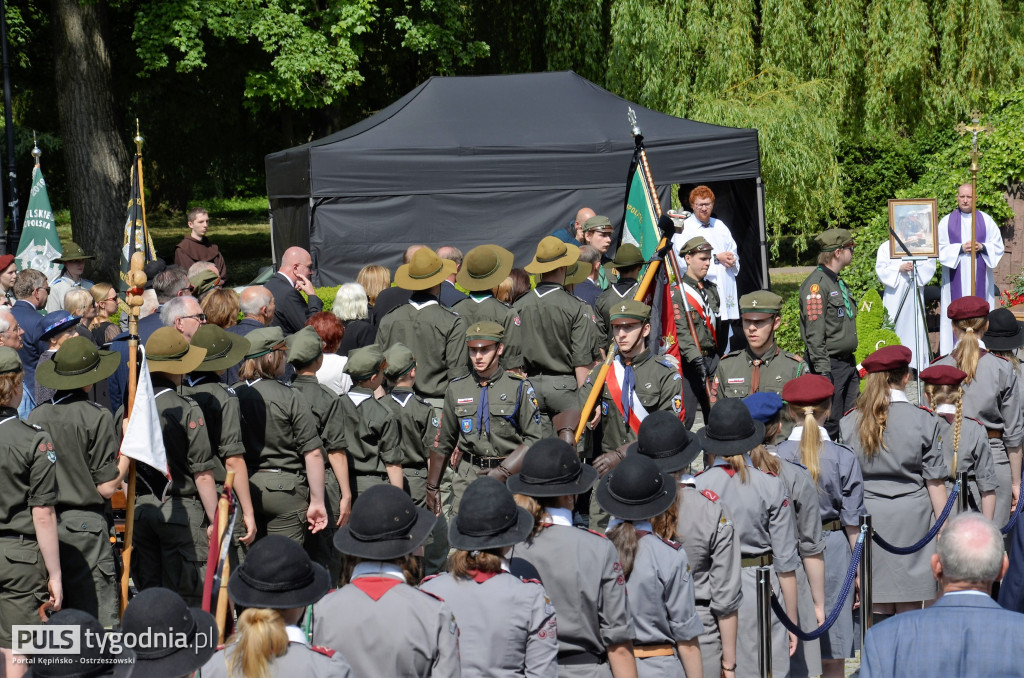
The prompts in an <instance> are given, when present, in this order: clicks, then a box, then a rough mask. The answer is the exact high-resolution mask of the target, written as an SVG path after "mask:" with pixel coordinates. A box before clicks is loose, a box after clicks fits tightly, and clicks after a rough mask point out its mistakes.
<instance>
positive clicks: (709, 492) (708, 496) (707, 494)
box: [700, 490, 719, 504]
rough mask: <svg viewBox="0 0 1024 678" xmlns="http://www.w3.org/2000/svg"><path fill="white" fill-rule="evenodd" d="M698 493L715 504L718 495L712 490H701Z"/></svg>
mask: <svg viewBox="0 0 1024 678" xmlns="http://www.w3.org/2000/svg"><path fill="white" fill-rule="evenodd" d="M700 493H701V494H702V495H704V497H705V498H706V499H707V500H708V501H713V502H715V503H716V504H717V503H718V499H719V496H718V495H717V494H715V493H714V492H713V491H712V490H701V491H700Z"/></svg>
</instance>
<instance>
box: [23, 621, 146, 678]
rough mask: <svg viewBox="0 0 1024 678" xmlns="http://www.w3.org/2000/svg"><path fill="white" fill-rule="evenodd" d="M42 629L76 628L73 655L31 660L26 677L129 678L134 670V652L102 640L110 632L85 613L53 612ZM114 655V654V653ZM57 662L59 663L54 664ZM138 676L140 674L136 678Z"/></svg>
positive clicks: (41, 657) (46, 656) (36, 657)
mask: <svg viewBox="0 0 1024 678" xmlns="http://www.w3.org/2000/svg"><path fill="white" fill-rule="evenodd" d="M43 626H44V627H45V626H75V627H77V628H78V638H79V640H80V642H79V648H78V653H77V654H62V655H60V656H58V655H51V654H45V655H44V654H40V655H36V656H35V657H33V661H32V664H31V665H29V668H28V672H27V673H26V674H25V675H26V676H34V677H35V678H79V677H83V678H84V677H85V676H88V677H89V678H100V676H103V677H104V678H106V677H107V676H113V677H114V678H129V677H130V676H131V675H132V674H133V672H134V669H135V658H136V657H135V651H134V650H132V649H129V648H128V647H126V646H125V645H124V643H112V642H110V639H109V638H106V637H105V636H107V635H108V634H110V633H111V632H110V631H107V630H106V629H104V628H103V625H102V624H100V622H99V620H97V619H96V617H94V616H92V615H91V614H89V613H88V612H83V611H81V610H74V609H70V608H69V609H67V610H61V611H60V612H55V613H54V614H53V616H52V617H50V619H49V620H48V621H47V622H46V623H45V624H43ZM115 648H116V649H117V650H118V651H117V652H115V651H114V649H115ZM57 660H59V661H57ZM136 675H140V674H136Z"/></svg>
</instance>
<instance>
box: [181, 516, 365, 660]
mask: <svg viewBox="0 0 1024 678" xmlns="http://www.w3.org/2000/svg"><path fill="white" fill-rule="evenodd" d="M330 588H331V582H330V575H328V574H327V570H326V569H324V568H323V567H321V566H320V565H317V564H316V563H314V562H313V561H312V560H310V558H309V556H308V555H307V554H306V552H305V551H304V550H303V549H302V547H301V546H299V545H298V544H296V543H295V542H293V541H292V540H290V539H288V538H286V537H280V536H277V535H270V536H268V537H264V538H263V539H260V540H259V541H257V542H256V543H255V544H253V546H252V548H251V549H249V554H248V556H247V557H246V559H245V562H243V563H242V564H241V565H239V566H238V567H237V568H236V569H235V570H234V571H233V572H232V573H231V579H230V580H228V597H230V598H231V601H232V602H233V603H234V604H235V609H236V610H240V611H241V612H240V614H239V616H238V622H237V626H236V630H235V633H234V635H232V636H231V638H229V639H228V642H227V645H226V646H225V647H224V649H222V650H218V651H217V653H216V654H214V655H213V657H212V658H211V659H210V661H208V662H207V663H206V665H205V666H203V668H202V671H201V673H202V675H203V678H296V677H297V676H303V677H305V676H310V677H311V678H348V677H349V676H351V675H352V669H351V667H350V666H349V665H348V662H346V661H345V658H344V657H342V656H341V655H340V654H338V653H336V652H331V651H329V650H322V649H320V648H314V647H311V646H310V644H309V641H308V640H307V639H306V634H305V632H303V630H302V629H301V628H299V623H300V621H301V620H302V618H303V616H304V615H305V614H306V608H307V607H309V606H310V605H312V604H313V603H315V602H317V601H318V600H320V599H321V598H323V597H324V594H326V593H327V592H328V591H329V590H330Z"/></svg>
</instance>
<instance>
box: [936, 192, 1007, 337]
mask: <svg viewBox="0 0 1024 678" xmlns="http://www.w3.org/2000/svg"><path fill="white" fill-rule="evenodd" d="M956 203H957V208H956V209H955V210H953V212H952V213H950V214H948V215H946V216H944V217H942V220H941V221H940V222H939V263H940V264H942V306H941V308H942V309H943V312H942V313H940V314H939V321H940V323H939V330H940V331H939V353H940V354H941V355H948V354H949V352H950V351H952V350H953V345H954V341H953V323H952V321H951V320H950V319H949V318H947V317H946V314H945V311H944V310H945V309H946V308H948V307H949V304H950V302H952V301H955V300H956V299H959V298H960V297H966V296H970V294H971V250H972V249H973V250H974V251H975V252H976V253H977V254H976V258H975V271H974V280H975V292H974V296H976V297H981V298H982V299H984V300H985V301H987V302H988V305H989V307H990V308H995V302H996V295H995V282H994V280H993V276H992V272H993V271H994V270H995V267H996V266H998V265H999V260H1000V259H1002V258H1003V237H1002V235H1000V233H999V227H998V226H996V222H995V221H994V220H993V219H992V217H990V216H989V215H987V214H985V213H984V212H982V211H981V210H977V211H976V212H975V214H976V215H977V217H976V219H975V222H974V225H975V228H976V234H977V241H976V242H975V241H974V240H972V239H971V207H972V206H973V205H974V192H973V191H972V189H971V185H970V184H962V185H961V186H960V188H959V189H957V194H956Z"/></svg>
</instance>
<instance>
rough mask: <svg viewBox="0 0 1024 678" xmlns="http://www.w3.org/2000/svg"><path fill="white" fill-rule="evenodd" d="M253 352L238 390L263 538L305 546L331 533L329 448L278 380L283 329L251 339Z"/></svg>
mask: <svg viewBox="0 0 1024 678" xmlns="http://www.w3.org/2000/svg"><path fill="white" fill-rule="evenodd" d="M245 338H246V339H248V340H249V351H248V353H246V355H245V360H244V362H242V365H241V366H240V367H239V369H238V377H239V381H238V383H236V384H235V385H234V390H235V393H236V394H238V405H239V408H240V410H241V414H242V444H243V445H245V463H246V466H247V467H248V469H249V486H250V488H251V491H252V502H253V507H254V508H255V511H256V525H257V528H258V530H259V532H258V533H259V535H260V536H263V535H267V534H280V535H283V536H285V537H288V538H289V539H292V540H294V541H296V542H298V543H299V544H303V543H304V542H305V539H306V527H307V525H308V527H309V531H310V532H311V533H316V532H319V531H320V530H322V529H324V528H325V527H327V508H326V506H325V505H324V461H323V455H322V454H321V448H322V447H323V443H322V441H321V440H320V436H319V435H317V431H316V418H315V417H314V416H313V412H312V410H310V408H309V405H308V404H307V403H306V400H305V399H304V398H303V397H302V396H301V395H300V394H299V393H298V392H297V391H296V390H295V389H293V388H291V387H289V386H285V385H284V384H282V383H281V382H280V381H278V380H277V379H278V377H280V376H281V375H282V374H284V366H285V361H284V359H285V353H284V348H285V341H284V333H283V332H282V330H281V328H280V327H262V328H260V329H257V330H253V331H252V332H249V333H248V334H247V335H245Z"/></svg>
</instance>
